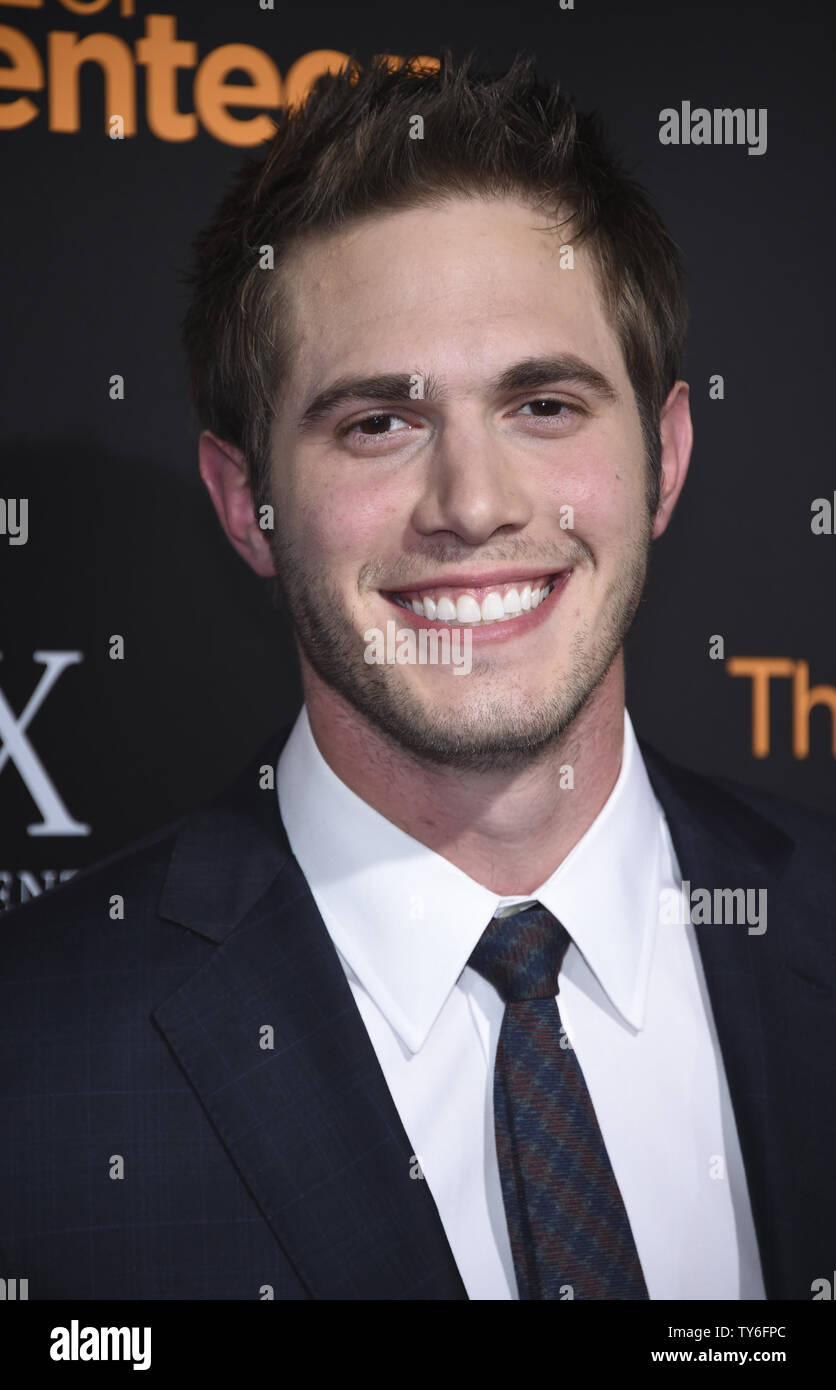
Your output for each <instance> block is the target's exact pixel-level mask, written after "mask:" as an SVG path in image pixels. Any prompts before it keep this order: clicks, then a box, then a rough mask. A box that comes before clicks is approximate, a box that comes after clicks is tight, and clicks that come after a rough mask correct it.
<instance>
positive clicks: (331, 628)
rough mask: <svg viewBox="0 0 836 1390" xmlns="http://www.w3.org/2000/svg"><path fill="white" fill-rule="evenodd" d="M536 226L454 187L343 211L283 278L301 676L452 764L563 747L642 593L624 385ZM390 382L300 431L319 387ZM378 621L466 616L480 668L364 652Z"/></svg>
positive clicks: (571, 277) (288, 475)
mask: <svg viewBox="0 0 836 1390" xmlns="http://www.w3.org/2000/svg"><path fill="white" fill-rule="evenodd" d="M544 221H545V219H544V218H543V217H542V216H538V214H537V213H535V212H532V211H531V210H530V209H529V208H528V207H527V206H526V205H524V204H523V203H521V202H518V201H517V200H516V199H479V198H461V199H458V200H456V201H455V202H452V203H450V204H447V205H445V206H444V207H441V208H433V209H418V210H411V211H405V212H397V213H392V214H386V215H377V216H375V217H372V218H369V219H367V220H364V221H363V222H360V223H355V224H352V226H351V227H350V228H349V229H347V230H344V231H341V232H339V233H334V234H330V235H329V236H327V237H323V238H317V239H316V240H314V241H312V242H308V243H307V244H305V245H302V246H300V248H299V249H298V250H296V251H295V253H294V255H293V258H292V261H291V262H290V263H289V264H288V265H287V266H286V268H285V274H286V276H287V284H288V285H289V286H290V294H291V299H292V312H291V324H290V336H291V341H292V343H293V348H294V351H293V355H292V358H291V361H292V368H291V371H290V374H289V377H288V378H287V379H286V382H285V385H284V387H283V390H282V395H281V400H280V403H279V413H278V419H277V422H276V425H275V428H274V434H273V442H272V497H273V501H274V504H275V509H276V533H275V540H274V558H275V562H276V567H277V570H278V573H279V575H280V577H281V580H282V582H283V586H284V588H285V591H286V594H287V598H288V603H289V606H290V610H291V615H292V618H293V621H294V624H295V626H296V630H297V635H298V639H299V643H300V647H301V652H302V659H303V670H304V672H305V679H306V682H308V683H310V682H311V681H314V682H318V683H320V688H321V685H322V683H324V686H325V688H327V689H329V690H336V691H337V692H339V694H340V695H342V696H343V697H344V698H345V699H347V700H348V701H349V703H350V704H351V705H352V706H353V707H354V708H355V709H356V710H357V711H359V713H360V714H361V715H362V716H363V717H364V718H365V719H366V720H368V721H369V722H370V723H371V724H372V725H374V726H375V727H376V728H377V729H379V730H382V731H383V732H384V733H385V734H386V735H387V736H388V737H389V738H390V739H394V741H395V742H396V743H397V744H398V745H400V746H401V747H403V748H406V749H409V750H411V751H412V753H414V754H417V755H418V756H419V757H422V758H424V759H429V760H430V761H443V762H444V763H446V764H448V765H452V766H460V767H470V768H488V767H492V768H497V767H504V768H512V767H515V766H522V765H524V764H525V763H526V762H528V761H530V760H531V759H532V758H533V757H534V756H536V755H537V754H538V753H540V752H541V751H542V749H543V748H544V747H546V746H548V744H549V743H551V742H552V741H553V740H554V739H555V738H556V737H559V736H560V735H561V734H562V733H563V732H564V731H565V730H566V728H567V727H568V726H569V725H570V724H571V722H572V720H573V719H574V717H575V716H576V714H577V713H578V712H579V710H580V709H581V708H582V707H583V705H584V704H585V702H586V700H587V698H588V697H589V695H590V694H591V692H592V691H593V690H594V689H595V687H596V686H597V685H598V683H599V682H600V680H601V679H602V678H603V676H604V675H605V674H606V672H607V670H608V669H609V668H610V666H611V664H612V661H613V659H614V657H615V656H616V654H617V652H618V651H619V648H620V646H621V643H622V640H623V637H624V634H625V632H626V630H627V628H628V627H629V624H630V621H631V619H632V617H633V614H634V612H635V608H636V605H637V603H638V600H639V597H640V594H641V590H642V586H643V583H644V576H645V570H646V563H647V552H648V545H649V538H650V528H651V522H652V518H651V517H650V515H649V512H648V506H647V485H648V479H647V462H646V455H645V446H644V442H643V437H642V431H641V426H640V421H639V415H638V410H637V407H636V402H635V398H634V394H633V390H632V387H631V385H630V382H629V379H628V377H627V372H626V368H625V365H624V361H623V357H622V353H621V349H620V346H619V344H618V341H617V339H616V337H615V335H614V332H613V331H612V329H611V328H610V327H609V326H608V324H607V322H606V320H605V317H604V314H603V311H602V308H601V305H600V303H599V297H598V291H597V285H596V280H595V274H594V270H593V267H592V264H591V260H590V256H589V253H588V252H587V251H586V250H585V249H584V248H583V247H582V246H581V247H576V248H575V250H574V267H573V268H568V267H565V266H564V267H563V268H561V265H560V259H561V253H560V249H559V248H560V245H561V240H562V239H561V237H560V235H559V234H557V233H555V232H553V231H546V230H542V228H543V225H544ZM565 259H566V257H565V254H564V260H565ZM555 359H565V362H564V367H563V368H561V365H560V363H559V362H557V361H555ZM569 359H571V361H570V360H569ZM546 360H551V363H550V365H548V366H543V365H542V363H543V362H545V361H546ZM533 363H536V364H537V368H536V370H535V371H531V370H529V374H528V376H527V377H523V376H522V375H521V373H520V372H518V373H517V376H516V378H513V377H512V376H511V373H512V370H513V369H515V368H519V367H520V365H521V364H529V368H531V364H533ZM567 368H568V369H569V370H568V374H567V370H566V369H567ZM585 373H586V375H585ZM393 374H403V375H404V377H405V380H406V390H405V391H403V392H401V393H400V394H399V395H395V396H392V395H390V394H389V393H388V391H387V392H385V393H383V394H380V393H379V392H372V393H371V394H369V393H368V392H367V391H365V390H364V391H362V393H361V394H360V395H358V396H356V397H354V398H351V399H347V400H342V401H340V402H335V403H332V404H330V405H328V404H326V406H325V408H324V411H322V412H320V413H317V414H316V416H315V418H313V419H312V420H309V421H307V422H303V420H302V417H303V415H304V414H305V412H306V411H307V410H308V409H309V407H310V404H311V402H312V401H313V399H314V398H315V397H317V396H318V395H319V394H320V393H322V392H323V391H325V390H327V389H329V388H331V387H332V386H334V384H335V383H343V382H344V381H345V379H347V378H368V377H377V376H383V375H386V376H390V375H393ZM503 377H504V378H505V379H504V380H503ZM410 383H411V385H412V396H410ZM422 390H423V393H424V394H423V396H421V394H420V392H421V391H422ZM537 591H539V592H540V594H541V595H545V596H544V597H541V598H540V602H539V604H537V605H536V606H535V604H536V596H537ZM416 603H417V604H418V605H419V608H418V611H417V612H416V611H415V604H416ZM407 605H408V606H409V607H407ZM500 614H502V615H503V616H501V617H500V616H499V615H500ZM445 618H447V619H449V620H450V621H443V619H445ZM390 621H394V623H395V625H396V628H397V629H399V630H402V629H404V628H412V629H414V630H415V632H416V638H417V634H418V632H419V630H420V629H421V628H422V627H435V628H442V627H443V628H448V627H449V628H452V627H453V626H456V625H463V626H466V627H468V628H469V629H470V632H471V641H472V648H471V651H472V670H471V671H470V672H469V674H467V675H461V676H458V677H457V676H456V675H455V674H454V667H453V666H451V665H438V664H436V665H433V664H425V665H421V664H397V663H396V664H393V665H385V664H372V665H370V664H368V663H367V661H366V660H365V656H364V653H365V652H366V649H367V638H366V633H367V630H368V629H374V628H376V629H379V630H380V631H382V632H384V633H385V632H386V625H387V622H390ZM451 635H452V634H451Z"/></svg>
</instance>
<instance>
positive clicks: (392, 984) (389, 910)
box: [277, 709, 764, 1299]
mask: <svg viewBox="0 0 836 1390" xmlns="http://www.w3.org/2000/svg"><path fill="white" fill-rule="evenodd" d="M277 790H278V797H279V807H280V811H281V815H282V819H283V821H284V825H285V828H286V830H287V835H288V838H289V840H290V845H291V848H292V850H293V853H294V855H295V856H296V859H297V860H298V862H299V865H300V867H301V869H302V872H303V874H304V875H305V878H306V879H307V882H308V885H309V887H310V890H311V893H312V894H313V897H314V900H315V902H316V905H317V907H318V909H319V911H320V913H321V915H322V918H323V921H324V923H325V926H326V928H327V930H328V932H329V934H330V936H331V939H332V940H333V942H334V945H335V946H336V948H337V951H338V953H339V956H340V960H341V962H342V965H343V968H344V970H345V973H346V976H347V979H348V982H349V984H350V987H351V991H352V994H353V996H354V999H355V1001H356V1003H357V1007H358V1009H359V1011H360V1014H361V1016H362V1019H363V1022H364V1023H365V1026H366V1029H367V1031H368V1034H369V1038H370V1040H371V1044H372V1046H373V1048H374V1050H375V1053H376V1054H377V1058H378V1061H379V1063H380V1066H381V1069H382V1071H383V1075H384V1077H385V1079H386V1084H387V1086H388V1088H389V1091H390V1092H391V1095H392V1098H393V1100H394V1103H395V1106H396V1108H397V1110H398V1113H399V1115H400V1118H401V1121H402V1123H403V1126H404V1129H405V1130H406V1133H407V1135H408V1136H409V1139H410V1142H411V1144H412V1146H413V1150H414V1154H415V1156H416V1158H417V1164H416V1165H413V1166H414V1167H415V1171H416V1172H421V1173H423V1177H424V1180H425V1181H426V1182H427V1183H428V1184H429V1187H430V1191H431V1193H432V1196H433V1199H434V1201H435V1204H436V1207H437V1208H438V1212H439V1216H440V1218H441V1222H442V1224H443V1226H444V1230H445V1233H446V1235H447V1239H448V1242H449V1244H450V1248H451V1250H452V1252H453V1257H454V1259H455V1261H456V1264H457V1266H458V1269H459V1272H460V1274H461V1278H462V1281H463V1283H464V1286H465V1288H466V1290H467V1293H468V1296H469V1297H470V1298H471V1299H509V1298H512V1299H515V1298H517V1296H518V1295H517V1286H516V1280H515V1277H514V1266H513V1260H512V1257H511V1250H510V1245H509V1240H508V1232H507V1227H506V1224H505V1213H504V1207H503V1202H502V1188H501V1185H500V1177H499V1167H498V1163H497V1157H496V1143H495V1134H494V1120H493V1067H494V1059H495V1056H496V1046H497V1041H498V1037H499V1029H500V1026H501V1023H502V1015H503V1010H504V1005H503V1003H502V1000H501V998H500V996H499V995H498V993H497V992H496V990H495V989H494V987H493V986H492V985H491V984H489V983H488V982H487V981H486V980H484V979H483V978H482V977H481V976H480V975H479V974H478V973H477V972H476V971H475V970H473V969H471V967H470V966H468V965H467V960H468V958H469V956H470V954H471V952H472V950H473V948H474V946H475V945H476V942H477V941H478V939H479V937H480V936H481V934H482V932H483V931H484V930H485V928H486V927H487V925H488V922H489V921H490V919H491V917H492V916H494V915H495V914H496V913H497V912H501V911H503V909H505V908H507V907H508V906H509V905H511V904H515V903H521V902H528V901H532V900H534V899H536V900H538V901H539V902H541V903H542V904H543V905H544V907H546V908H548V909H549V911H550V912H552V913H553V914H554V915H555V916H556V917H557V918H559V920H560V921H561V922H562V923H563V925H564V927H565V928H566V930H567V932H568V933H569V935H570V937H571V938H572V944H571V945H570V946H569V948H568V950H567V952H566V956H565V958H564V962H563V967H562V969H561V972H560V976H559V991H560V997H559V1001H558V1002H559V1008H560V1017H561V1020H562V1022H563V1025H564V1027H565V1028H566V1032H567V1034H568V1037H569V1040H570V1041H571V1043H572V1045H573V1047H574V1048H575V1053H576V1056H577V1059H578V1062H579V1063H580V1066H581V1070H582V1071H583V1075H584V1078H585V1080H586V1084H587V1086H588V1088H589V1093H590V1096H591V1098H592V1103H593V1105H594V1107H595V1113H596V1115H597V1117H598V1123H599V1125H600V1127H601V1132H602V1134H603V1137H604V1142H605V1143H606V1146H607V1151H608V1153H609V1157H610V1161H611V1163H612V1167H613V1171H614V1173H615V1177H616V1180H617V1182H618V1186H619V1188H620V1190H621V1195H622V1198H623V1200H624V1205H625V1207H626V1210H627V1215H628V1217H629V1219H630V1225H631V1227H632V1231H633V1236H634V1239H635V1242H636V1248H637V1250H638V1254H639V1259H640V1261H641V1266H642V1270H643V1272H644V1277H645V1282H646V1284H647V1289H648V1293H649V1295H650V1297H651V1299H665V1298H669V1299H746V1298H754V1299H762V1298H763V1297H764V1289H763V1282H762V1277H761V1270H760V1261H759V1257H758V1250H757V1242H756V1239H755V1231H754V1224H753V1220H752V1213H751V1208H750V1204H749V1198H748V1193H747V1189H746V1182H745V1177H744V1171H743V1163H742V1158H741V1154H740V1147H739V1141H738V1136H737V1128H736V1125H735V1121H734V1115H733V1112H732V1108H731V1102H730V1099H729V1093H728V1086H727V1083H726V1077H725V1071H724V1068H723V1064H722V1060H721V1056H720V1050H719V1046H718V1042H717V1037H716V1033H715V1029H714V1023H713V1019H712V1016H711V1010H710V1005H709V1000H708V995H707V992H706V987H705V980H704V977H703V971H702V967H701V964H700V960H699V955H698V952H697V947H696V942H695V939H694V929H693V926H692V925H691V924H690V923H688V924H686V925H682V926H675V925H670V924H669V923H667V922H662V923H660V921H659V903H660V900H661V899H660V894H661V892H662V890H663V889H676V890H677V891H678V890H679V889H680V887H681V874H680V870H679V866H678V864H677V862H676V856H675V854H674V850H673V846H672V844H671V840H670V835H669V832H668V827H667V823H666V821H665V817H664V815H663V812H662V809H661V807H660V805H659V803H658V801H657V800H656V797H655V795H654V793H653V789H652V787H651V785H650V781H649V779H648V775H647V771H646V769H645V766H644V762H643V759H642V756H641V751H640V749H639V747H638V744H637V742H636V737H635V734H634V732H633V727H632V723H631V721H630V719H629V716H628V715H627V714H626V712H625V716H624V749H623V755H622V763H621V769H620V772H619V776H618V780H617V782H616V785H615V787H614V788H613V790H612V792H611V794H610V796H609V798H608V799H607V801H606V803H605V805H604V806H603V808H602V810H601V811H600V812H599V814H598V816H597V817H596V819H595V821H594V822H593V824H592V825H591V826H590V827H589V829H588V830H587V831H586V833H585V834H584V835H583V836H582V837H581V839H580V840H579V841H578V843H577V844H576V845H575V847H574V849H573V850H572V851H571V853H570V854H569V855H568V856H567V857H566V859H564V861H563V863H562V864H561V865H560V866H559V867H558V868H557V869H556V870H555V872H554V873H553V874H552V875H551V877H550V878H548V879H547V880H546V882H545V883H544V884H543V885H542V887H541V888H539V889H538V890H537V891H536V892H535V893H532V894H529V895H527V896H526V897H516V898H508V897H505V898H503V897H500V896H499V895H498V894H496V893H493V892H491V891H490V889H488V888H485V887H483V886H482V885H481V884H479V883H477V882H475V880H474V879H472V878H469V877H468V875H467V874H465V873H463V872H462V871H461V870H460V869H457V868H456V867H455V866H454V865H453V864H451V863H450V862H449V860H447V859H444V858H443V857H442V856H441V855H439V854H436V853H435V852H434V851H432V850H430V849H428V848H427V847H426V845H423V844H421V843H420V842H419V841H418V840H415V839H413V838H412V837H411V836H410V835H407V834H406V833H405V832H404V831H403V830H400V829H399V828H398V827H397V826H395V825H393V824H392V822H391V821H388V820H386V819H385V817H383V816H381V815H380V814H379V813H378V812H377V811H375V810H374V809H373V808H372V807H371V806H369V805H368V804H367V803H366V802H365V801H363V800H362V799H361V798H360V797H358V796H356V795H355V793H354V792H352V791H351V790H350V789H349V788H348V787H347V786H346V785H345V783H344V782H342V781H341V780H340V779H339V778H338V777H337V776H336V774H335V773H334V772H333V771H332V770H331V768H330V767H329V766H328V764H327V763H326V762H325V759H324V758H323V757H322V754H321V753H320V751H319V749H318V748H317V745H316V742H315V741H314V738H313V734H312V732H311V727H310V723H309V720H308V717H307V713H306V711H305V710H304V709H303V710H302V712H301V713H300V715H299V718H298V720H297V722H296V724H295V726H294V728H293V731H292V733H291V735H290V738H289V740H288V742H287V743H286V745H285V747H284V749H283V750H282V753H281V756H280V758H279V762H278V769H277ZM419 1165H420V1166H419ZM418 1180H420V1179H418Z"/></svg>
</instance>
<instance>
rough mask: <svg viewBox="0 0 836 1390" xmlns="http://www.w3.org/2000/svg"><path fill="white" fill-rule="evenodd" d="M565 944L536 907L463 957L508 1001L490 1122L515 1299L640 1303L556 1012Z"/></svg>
mask: <svg viewBox="0 0 836 1390" xmlns="http://www.w3.org/2000/svg"><path fill="white" fill-rule="evenodd" d="M569 940H570V938H569V934H568V932H567V931H566V929H565V927H564V926H562V924H561V923H560V922H558V920H557V918H556V917H554V916H553V915H552V913H551V912H549V911H547V909H546V908H544V907H543V906H541V904H540V903H536V904H535V905H534V906H533V907H531V908H523V909H522V911H519V912H515V913H514V914H513V915H512V916H508V917H494V918H493V919H492V920H491V923H490V925H489V926H488V928H487V930H486V931H485V932H484V934H483V935H482V936H481V937H480V939H479V941H478V943H477V945H476V949H475V950H474V952H473V954H472V955H471V957H470V960H469V962H468V964H469V965H471V966H472V967H473V969H474V970H477V971H478V972H479V974H480V975H483V976H484V978H485V979H486V980H489V981H490V983H491V984H492V985H494V986H495V988H496V989H497V990H498V992H499V994H500V995H501V996H502V998H503V1000H504V1001H505V1013H504V1015H503V1019H502V1027H501V1029H500V1033H499V1043H498V1047H497V1054H496V1067H495V1072H494V1123H495V1126H496V1148H497V1156H498V1158H499V1171H500V1177H501V1179H502V1195H503V1200H504V1204H505V1216H506V1220H507V1223H508V1234H509V1236H510V1239H511V1251H512V1254H513V1257H514V1270H515V1272H516V1276H517V1286H518V1289H519V1295H520V1298H521V1299H549V1298H554V1299H560V1298H567V1297H570V1298H571V1297H574V1298H613V1299H615V1298H619V1299H642V1298H647V1297H648V1293H647V1288H646V1286H645V1282H644V1277H643V1275H642V1270H641V1265H640V1264H639V1257H638V1254H637V1252H636V1246H635V1243H634V1241H633V1233H632V1231H631V1230H630V1222H629V1220H628V1217H627V1212H626V1211H625V1209H624V1203H623V1201H622V1199H621V1193H620V1192H619V1190H618V1184H617V1183H616V1180H615V1175H614V1173H613V1170H612V1166H611V1164H610V1160H609V1156H608V1154H607V1150H606V1148H605V1146H604V1139H603V1136H602V1134H601V1130H600V1128H599V1126H598V1121H597V1119H596V1118H595V1111H594V1109H593V1106H592V1101H591V1100H590V1096H589V1092H588V1090H587V1088H586V1082H585V1081H584V1079H583V1072H582V1071H581V1069H580V1066H579V1065H578V1060H577V1058H576V1056H575V1053H574V1050H573V1048H572V1047H571V1045H569V1042H568V1038H566V1036H565V1030H564V1029H563V1028H562V1025H561V1022H560V1015H559V1013H558V1011H557V1004H556V1001H555V995H556V994H557V977H558V973H559V971H560V966H561V963H562V961H563V957H564V955H565V954H566V949H567V947H568V945H569ZM561 1035H563V1036H561ZM567 1285H568V1286H570V1288H571V1292H570V1291H569V1288H567Z"/></svg>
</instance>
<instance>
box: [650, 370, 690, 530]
mask: <svg viewBox="0 0 836 1390" xmlns="http://www.w3.org/2000/svg"><path fill="white" fill-rule="evenodd" d="M689 399H690V387H689V386H688V383H687V381H677V382H675V383H674V385H673V386H672V387H671V391H670V394H669V396H668V399H667V400H666V401H665V404H664V405H663V407H662V414H661V415H660V417H659V435H660V438H661V441H662V459H661V487H660V491H659V505H658V507H657V508H656V516H655V518H654V520H653V530H652V532H651V535H652V537H653V539H654V540H655V539H656V537H657V536H661V535H662V532H663V531H664V530H665V529H666V528H667V525H668V522H669V521H670V519H671V516H672V514H673V509H674V507H675V506H676V503H677V499H678V498H679V494H680V492H681V491H682V485H683V483H684V482H685V477H686V475H687V472H688V464H689V462H690V458H691V447H692V445H693V443H694V427H693V425H692V424H691V407H690V403H689Z"/></svg>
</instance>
